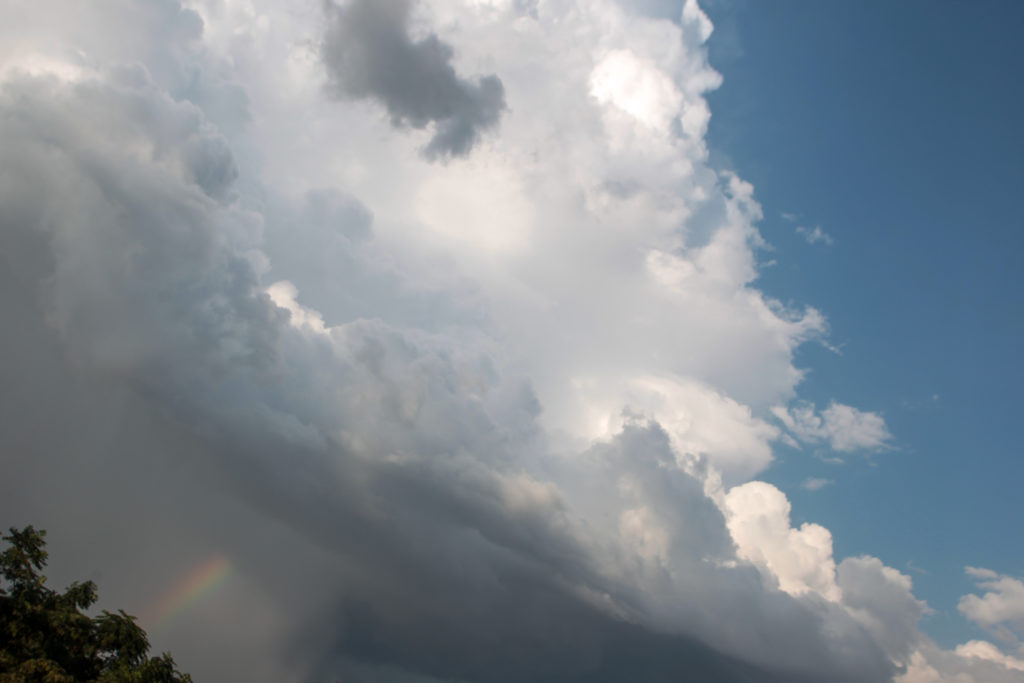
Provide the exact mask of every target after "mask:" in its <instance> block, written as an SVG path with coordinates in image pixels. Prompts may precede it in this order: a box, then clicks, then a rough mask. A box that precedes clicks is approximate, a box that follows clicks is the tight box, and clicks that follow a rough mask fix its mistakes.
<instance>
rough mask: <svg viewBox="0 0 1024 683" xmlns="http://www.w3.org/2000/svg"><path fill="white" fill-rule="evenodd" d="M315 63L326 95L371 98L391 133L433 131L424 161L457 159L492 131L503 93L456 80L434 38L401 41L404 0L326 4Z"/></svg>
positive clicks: (493, 79) (489, 79)
mask: <svg viewBox="0 0 1024 683" xmlns="http://www.w3.org/2000/svg"><path fill="white" fill-rule="evenodd" d="M327 7H328V19H329V21H330V28H329V30H328V32H327V35H326V36H325V38H324V44H323V59H324V64H325V66H326V67H327V73H328V77H329V81H328V82H329V84H330V88H331V90H332V92H334V93H335V94H336V95H338V96H342V97H350V98H372V99H375V100H377V101H378V102H380V103H381V104H383V105H384V107H385V108H386V109H387V111H388V114H389V115H390V116H391V120H392V122H393V123H394V124H395V125H409V126H412V127H414V128H424V127H426V126H427V125H428V124H434V134H433V137H432V138H431V139H430V142H429V143H428V144H427V147H426V149H425V153H426V155H427V156H428V157H431V158H434V157H445V156H463V155H466V154H468V153H469V152H470V150H471V149H472V148H473V145H474V143H475V142H476V141H477V139H478V138H479V136H480V134H481V132H482V131H484V130H486V129H487V128H491V127H493V126H494V125H496V124H497V122H498V119H499V118H500V117H501V112H502V111H503V110H504V109H505V91H504V88H503V87H502V84H501V80H500V79H499V78H498V77H497V76H493V75H491V76H484V77H482V78H480V79H478V80H477V81H475V82H474V81H469V80H466V79H463V78H460V77H459V76H458V74H456V72H455V68H454V67H453V66H452V64H451V62H452V56H453V51H452V48H451V46H449V45H448V44H446V43H444V42H443V41H441V40H440V39H438V37H437V36H436V35H434V34H429V35H427V36H425V37H423V38H421V39H419V40H414V39H412V38H411V37H410V35H409V21H410V13H411V11H412V0H350V1H349V2H348V3H346V4H344V5H340V6H339V5H335V4H328V6H327Z"/></svg>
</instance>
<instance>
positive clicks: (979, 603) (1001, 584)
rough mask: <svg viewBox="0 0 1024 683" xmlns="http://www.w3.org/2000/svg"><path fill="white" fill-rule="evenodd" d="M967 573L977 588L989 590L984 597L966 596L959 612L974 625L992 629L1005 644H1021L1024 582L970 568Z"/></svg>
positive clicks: (1023, 624)
mask: <svg viewBox="0 0 1024 683" xmlns="http://www.w3.org/2000/svg"><path fill="white" fill-rule="evenodd" d="M966 571H967V575H968V576H970V577H972V578H973V579H974V581H975V583H977V584H978V587H979V588H984V589H986V592H985V594H984V595H981V596H978V595H974V594H970V595H965V596H963V597H962V598H960V602H959V604H958V605H957V609H958V610H959V611H960V613H961V614H963V615H964V616H965V617H967V618H968V619H970V620H971V621H973V622H974V623H976V624H978V625H979V626H981V627H983V628H987V629H991V630H992V631H993V632H994V633H996V634H997V635H998V636H1000V637H1001V638H1003V639H1004V640H1007V641H1009V642H1011V643H1019V640H1020V637H1021V634H1022V633H1024V581H1021V580H1020V579H1017V578H1014V577H1012V576H1006V575H1002V574H997V573H996V572H994V571H992V570H991V569H982V568H979V567H967V568H966Z"/></svg>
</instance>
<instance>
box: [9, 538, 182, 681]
mask: <svg viewBox="0 0 1024 683" xmlns="http://www.w3.org/2000/svg"><path fill="white" fill-rule="evenodd" d="M45 535H46V532H45V531H36V530H35V529H33V528H32V527H31V526H27V527H25V528H24V529H22V530H20V531H19V530H17V529H15V528H13V527H12V528H11V529H10V535H8V536H4V537H3V540H4V541H6V542H7V544H8V547H7V548H5V549H4V551H3V553H2V554H0V575H2V579H3V582H2V584H0V683H23V682H25V683H27V682H29V681H38V682H39V683H65V682H67V683H76V682H78V681H95V682H97V683H183V682H186V681H191V680H192V678H191V677H190V676H189V675H188V674H182V673H180V672H179V671H178V670H177V669H176V668H175V666H174V660H173V659H171V656H170V654H168V653H164V654H162V655H160V656H159V657H152V658H151V657H149V656H148V655H147V653H148V652H149V639H148V638H147V637H146V632H145V631H143V630H142V628H141V627H140V626H139V625H138V624H136V623H135V617H133V616H130V615H128V614H125V612H124V611H123V610H118V612H117V613H116V614H113V613H111V612H108V611H106V610H103V613H102V614H100V615H99V616H97V617H90V616H88V615H86V614H83V613H82V610H84V609H88V608H89V607H90V606H91V605H92V604H93V603H95V602H96V584H94V583H93V582H92V581H86V582H85V583H78V582H75V583H73V584H71V586H69V587H68V589H67V590H65V591H64V592H63V593H58V592H57V591H55V590H53V589H51V588H49V587H48V586H46V577H45V576H43V575H42V574H41V573H40V572H41V571H42V569H43V567H45V566H46V559H47V556H48V554H47V552H46V550H45V549H44V548H45V546H46V541H45V540H44V536H45Z"/></svg>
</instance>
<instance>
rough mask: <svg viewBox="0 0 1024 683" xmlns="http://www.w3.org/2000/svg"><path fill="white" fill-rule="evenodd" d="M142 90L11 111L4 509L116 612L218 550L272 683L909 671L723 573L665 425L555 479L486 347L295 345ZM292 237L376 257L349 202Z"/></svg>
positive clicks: (158, 99) (737, 573)
mask: <svg viewBox="0 0 1024 683" xmlns="http://www.w3.org/2000/svg"><path fill="white" fill-rule="evenodd" d="M140 79H141V77H140ZM140 79H135V80H132V81H131V82H130V83H126V82H122V81H117V80H116V79H115V81H113V82H108V81H104V80H102V79H94V80H85V81H82V82H79V83H73V84H69V83H63V82H59V81H57V80H54V79H24V80H20V81H13V82H9V83H7V84H6V85H5V86H4V88H3V89H2V90H0V162H2V163H0V208H2V211H0V254H2V255H3V259H4V262H3V265H4V268H3V269H2V271H0V277H2V279H0V296H2V299H0V303H2V306H3V312H4V316H5V322H6V324H7V326H8V329H10V330H13V332H12V333H11V334H9V335H4V337H3V340H2V342H0V344H2V346H0V350H2V355H0V377H2V378H3V383H2V386H3V391H0V400H2V403H0V407H2V408H3V410H4V415H5V418H9V419H5V420H4V421H3V422H2V423H0V441H2V442H3V443H4V444H5V445H6V447H7V448H9V449H10V450H9V451H8V452H6V453H5V470H6V471H5V476H4V478H3V480H2V483H0V487H2V488H0V494H2V495H0V512H3V513H4V514H5V518H9V517H14V516H18V517H21V516H23V515H27V514H28V513H29V512H32V513H33V514H34V515H38V516H37V517H36V518H35V519H26V520H24V521H25V522H34V523H37V524H40V525H46V526H50V525H52V526H54V527H57V528H60V527H63V526H70V527H73V528H74V529H75V530H76V533H75V534H70V536H75V535H81V536H82V538H81V540H74V539H73V538H72V539H70V540H69V539H67V538H65V541H64V542H65V543H67V544H70V545H72V546H74V547H77V548H78V551H79V552H80V553H82V557H85V558H88V559H87V560H86V562H87V563H95V565H96V566H98V567H103V568H104V571H105V572H107V575H108V578H109V579H112V580H111V581H109V582H107V583H112V584H113V585H114V586H115V587H118V588H115V593H114V597H115V598H116V597H118V596H119V595H121V596H124V597H125V598H126V599H129V600H130V599H135V600H139V597H138V596H139V595H152V594H154V593H156V592H159V591H158V590H157V589H156V588H154V587H153V586H152V585H146V582H147V581H155V582H156V581H157V578H159V579H161V580H160V581H159V582H157V583H159V584H163V585H166V583H167V582H170V581H171V580H172V579H173V576H168V572H169V571H170V570H169V569H168V567H178V568H179V569H187V565H186V566H185V567H182V566H181V564H182V563H183V562H185V560H184V559H183V558H189V557H192V558H197V557H198V558H200V559H201V558H202V556H203V554H204V553H208V552H210V551H211V549H216V552H219V553H222V554H225V555H227V556H229V557H230V560H231V562H232V564H233V566H237V567H239V570H238V571H239V574H240V579H241V580H244V581H247V582H250V583H251V585H252V586H254V587H253V588H252V589H251V590H250V592H249V593H239V594H238V595H235V596H233V597H230V596H229V597H228V598H225V600H227V603H226V605H225V607H224V610H223V612H222V613H220V614H217V615H214V616H216V617H218V618H220V619H223V620H225V622H224V623H225V628H224V630H225V632H228V633H229V635H225V636H223V637H224V638H231V637H235V638H237V639H238V642H237V643H236V645H235V646H234V647H236V648H237V649H241V650H244V648H245V642H246V641H248V642H249V643H251V642H255V641H256V639H257V638H258V637H259V634H261V633H263V631H259V630H258V627H257V625H258V624H259V623H261V619H264V620H266V621H267V622H268V623H269V625H268V626H267V627H266V629H267V630H268V632H271V633H273V634H276V638H277V640H278V642H288V643H290V647H289V652H284V653H275V655H274V656H273V657H269V658H270V659H273V660H274V661H273V663H275V664H277V665H278V667H279V668H278V671H280V670H285V669H291V670H293V671H294V670H298V671H307V670H308V671H309V674H308V678H309V680H329V679H330V678H332V677H337V676H347V678H346V679H345V680H366V681H387V680H417V677H420V678H419V679H420V680H422V678H424V677H425V678H428V679H429V678H440V679H462V680H467V681H480V682H481V683H487V682H495V683H501V682H504V681H522V680H531V681H581V682H582V681H594V682H600V681H622V680H632V681H638V682H650V683H654V682H656V681H669V680H680V679H686V678H693V679H697V680H703V681H774V680H778V681H800V680H830V681H844V680H849V681H881V680H886V679H887V678H888V677H889V676H890V675H891V667H890V665H889V663H888V661H887V659H886V658H885V656H884V654H883V653H882V652H881V650H880V649H879V648H878V647H877V646H876V645H875V644H874V643H873V641H871V639H870V638H869V637H868V636H867V634H866V633H865V632H864V630H863V629H861V628H860V627H859V626H857V624H856V623H854V622H853V621H852V620H851V619H850V618H849V616H848V615H847V614H846V613H845V612H842V610H840V609H839V608H838V607H834V606H833V607H830V606H829V605H827V604H824V603H823V602H821V601H815V600H812V599H808V600H799V599H796V598H793V597H792V596H789V595H787V594H784V593H781V592H779V591H777V590H774V589H773V588H772V587H770V586H765V585H764V584H763V583H762V582H761V581H760V578H759V575H758V574H757V572H756V571H755V570H754V569H753V568H752V567H749V566H745V565H736V563H735V555H734V550H733V547H732V544H731V541H730V537H729V534H728V531H727V529H726V526H725V520H724V518H723V517H722V514H721V512H719V510H718V508H717V507H716V506H715V505H714V503H713V502H712V501H711V500H710V499H709V498H708V497H707V496H705V494H704V492H703V489H702V483H701V482H700V481H699V480H698V479H697V478H696V477H695V476H693V475H691V474H689V473H687V472H686V471H683V470H682V469H680V468H679V467H677V466H676V464H675V456H674V455H673V453H672V451H671V448H670V446H669V440H668V437H667V435H666V434H665V432H664V431H662V430H661V428H660V427H658V426H657V425H656V424H653V423H645V422H643V421H639V420H633V421H630V422H629V423H628V424H627V427H626V428H625V430H624V431H623V432H622V433H621V434H620V435H619V436H618V437H616V438H615V439H613V440H611V441H610V442H608V443H605V444H601V445H598V446H596V447H594V448H592V449H591V450H589V451H587V452H585V453H581V454H577V455H576V457H575V458H570V459H566V458H554V457H551V456H549V455H548V454H547V452H546V447H545V444H544V442H543V437H542V435H541V434H540V431H539V430H538V429H537V428H536V425H535V421H536V417H537V415H538V412H539V406H538V404H537V401H536V398H535V397H534V396H533V394H532V392H531V391H530V390H529V387H528V385H525V384H524V383H523V382H522V381H521V380H520V379H517V378H506V377H503V375H502V373H501V371H500V368H498V367H497V363H496V362H495V361H494V360H493V359H491V358H490V357H489V355H488V353H487V347H486V345H475V344H473V343H470V342H467V340H465V339H458V340H456V341H455V342H453V341H452V339H449V338H447V337H444V336H441V335H435V334H432V333H430V332H428V331H425V330H417V329H413V328H400V327H396V326H393V325H391V324H389V323H388V322H386V321H382V320H373V319H358V318H350V319H348V320H347V321H345V322H344V324H341V325H338V326H337V327H334V328H332V329H330V330H320V331H318V330H314V329H310V328H308V327H301V326H297V325H294V324H292V322H293V321H292V320H291V318H292V316H294V315H297V313H294V312H292V313H290V312H289V310H287V309H286V308H281V307H278V306H277V305H275V303H274V301H273V300H271V298H270V297H269V296H268V295H267V294H266V293H265V292H264V282H263V280H262V273H263V272H264V271H265V269H266V263H265V261H266V259H265V257H264V255H263V253H262V251H261V250H260V247H261V245H260V228H261V225H262V221H261V219H260V218H259V216H257V215H254V214H253V213H252V212H251V211H248V210H245V209H243V208H242V207H241V206H240V205H239V204H238V201H237V199H236V198H234V196H233V193H232V190H231V186H232V181H233V178H234V162H233V160H232V157H231V154H230V151H229V150H228V148H227V145H226V143H225V142H224V141H223V139H222V138H221V137H220V136H219V135H218V134H217V132H216V131H215V130H214V129H213V128H211V127H210V126H209V125H208V124H207V123H206V122H205V120H204V119H203V117H202V116H200V115H199V113H198V110H197V109H196V108H195V107H194V106H193V105H192V104H190V103H188V102H182V101H176V100H174V99H173V98H171V97H169V96H167V95H166V94H165V93H163V92H162V91H161V90H160V89H158V88H157V87H155V86H154V85H153V84H152V83H151V82H148V81H145V80H144V79H142V80H140ZM294 219H295V220H296V221H298V222H300V223H302V224H303V225H306V226H308V228H309V234H311V235H313V237H311V238H310V239H313V240H324V239H327V240H334V241H335V246H336V247H337V248H338V249H341V250H342V251H343V252H344V253H346V254H348V257H349V258H350V259H351V263H352V264H353V267H354V268H363V267H364V266H362V265H359V258H360V256H359V254H360V251H359V249H360V248H361V247H360V245H361V244H363V243H364V242H366V241H368V240H369V239H370V236H371V233H370V231H369V228H370V225H369V224H370V217H369V214H368V213H367V212H366V211H365V210H364V209H362V208H361V207H360V205H359V204H358V202H356V201H355V200H352V199H349V198H345V197H343V196H339V195H331V194H326V195H324V194H317V195H313V196H311V197H309V198H307V200H306V201H305V203H304V204H303V206H302V207H301V208H300V209H298V210H297V212H296V213H295V215H294ZM325 235H326V237H325ZM360 281H361V280H358V279H357V280H355V281H354V282H360ZM339 315H341V314H340V313H339ZM41 491H45V492H46V493H45V495H40V492H41ZM225 493H228V494H230V495H227V496H226V495H224V494H225ZM237 501H241V502H242V504H241V505H239V504H238V503H237ZM83 511H84V512H83ZM630 515H632V516H633V517H632V518H635V519H637V520H639V521H638V524H640V525H641V526H642V525H643V524H647V523H648V522H649V524H650V529H648V530H646V531H645V530H644V529H640V532H643V533H649V534H650V535H651V536H652V537H659V538H660V537H663V539H664V542H662V543H659V544H655V545H657V546H658V547H657V548H655V549H654V550H652V551H651V553H649V555H650V556H647V554H645V553H640V554H639V555H638V554H637V552H636V550H635V548H634V547H633V546H632V545H631V543H630V542H624V541H623V539H622V534H621V529H622V524H623V519H626V518H630ZM644 520H647V521H644ZM15 521H16V522H17V521H19V520H15ZM139 539H143V540H142V541H140V540H139ZM645 542H646V541H643V543H645ZM643 543H640V545H641V546H642V545H643ZM76 544H77V545H76ZM125 548H130V549H131V552H128V553H126V552H125ZM126 554H127V555H128V556H129V557H128V559H127V560H120V561H117V562H112V561H111V558H113V557H116V558H121V557H124V556H125V555H126ZM55 556H56V554H55ZM872 576H873V574H872V573H871V572H868V571H865V572H861V573H860V574H856V573H852V574H851V577H852V578H851V579H850V580H851V582H853V580H854V579H856V583H857V584H858V585H859V584H865V583H867V582H869V581H870V580H871V577H872ZM154 577H156V578H154ZM75 578H82V577H75ZM140 582H141V583H140ZM133 590H134V591H135V592H134V596H135V597H134V598H132V595H133V593H132V591H133ZM118 591H121V592H120V593H119V592H118ZM862 592H864V593H867V592H869V587H866V588H864V589H863V590H862ZM257 598H259V600H260V601H262V602H258V601H257ZM254 604H259V605H264V604H266V605H268V606H266V607H265V608H264V607H260V608H259V610H258V609H257V607H255V606H254ZM865 604H866V605H870V602H869V601H867V600H866V599H865ZM128 606H129V607H131V605H130V604H129V605H128ZM260 610H263V611H260ZM268 615H269V616H268ZM211 618H212V617H211ZM267 639H269V640H270V641H271V642H273V638H271V637H270V636H267ZM192 640H194V639H192ZM709 643H714V646H712V645H710V644H709ZM204 645H205V643H204ZM205 649H206V650H211V651H216V650H217V648H212V649H211V648H205ZM223 651H231V648H230V647H227V648H226V649H225V650H222V652H223ZM726 653H728V654H726ZM189 654H190V653H189V652H185V653H179V655H181V656H179V659H181V661H182V664H183V665H184V666H186V668H189V667H188V662H189V659H188V655H189ZM196 657H197V658H198V659H197V660H196V661H199V662H201V663H202V666H203V669H204V670H205V671H207V672H222V675H221V678H223V677H224V675H227V676H228V677H229V678H237V677H239V673H238V671H233V672H232V671H231V670H230V669H228V668H227V667H229V666H231V659H230V658H227V659H225V658H224V657H220V658H219V659H218V658H216V657H215V656H214V655H211V654H210V652H205V653H203V652H200V653H198V654H196ZM245 657H246V658H247V659H253V657H252V647H251V644H250V645H249V646H248V654H247V655H245ZM256 659H259V658H258V657H257V658H256ZM282 662H284V664H282ZM247 666H250V668H249V670H248V673H247V674H246V676H245V677H246V679H247V680H259V679H262V680H275V678H274V677H275V675H276V674H275V673H274V670H272V669H270V668H267V669H266V670H263V671H262V672H261V671H260V666H258V665H257V664H251V665H247ZM225 671H228V673H227V674H223V672H225Z"/></svg>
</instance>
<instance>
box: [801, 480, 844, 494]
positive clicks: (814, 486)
mask: <svg viewBox="0 0 1024 683" xmlns="http://www.w3.org/2000/svg"><path fill="white" fill-rule="evenodd" d="M834 483H836V482H835V480H833V479H825V478H823V477H808V478H807V479H804V480H803V482H802V483H801V484H800V487H801V488H804V489H807V490H808V491H820V490H821V489H823V488H825V487H826V486H831V485H832V484H834Z"/></svg>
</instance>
